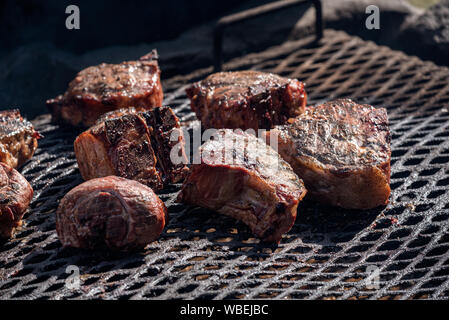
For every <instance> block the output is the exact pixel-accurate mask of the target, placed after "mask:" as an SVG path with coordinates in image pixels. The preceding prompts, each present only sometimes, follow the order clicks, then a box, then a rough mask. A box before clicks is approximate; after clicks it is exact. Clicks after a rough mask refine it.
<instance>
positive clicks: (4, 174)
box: [0, 162, 33, 240]
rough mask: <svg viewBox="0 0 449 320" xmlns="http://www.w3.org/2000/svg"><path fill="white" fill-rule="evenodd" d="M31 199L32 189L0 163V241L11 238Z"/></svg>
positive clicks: (15, 173) (18, 174) (11, 170)
mask: <svg viewBox="0 0 449 320" xmlns="http://www.w3.org/2000/svg"><path fill="white" fill-rule="evenodd" d="M32 198H33V188H31V185H30V184H29V183H28V181H27V180H26V179H25V178H24V177H23V176H22V175H21V174H20V173H19V172H17V171H16V170H15V169H13V168H11V167H9V166H8V165H6V164H4V163H1V162H0V240H5V239H8V238H11V237H12V235H13V233H14V230H15V229H16V228H17V227H19V226H21V225H22V217H23V215H24V213H25V211H26V210H27V208H28V206H29V204H30V201H31V199H32Z"/></svg>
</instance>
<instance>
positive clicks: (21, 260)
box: [0, 30, 449, 299]
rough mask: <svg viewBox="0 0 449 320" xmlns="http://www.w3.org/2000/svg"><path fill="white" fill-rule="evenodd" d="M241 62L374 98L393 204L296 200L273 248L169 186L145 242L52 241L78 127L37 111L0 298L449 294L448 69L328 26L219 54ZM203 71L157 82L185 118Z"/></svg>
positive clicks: (232, 66) (318, 92)
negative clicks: (105, 246)
mask: <svg viewBox="0 0 449 320" xmlns="http://www.w3.org/2000/svg"><path fill="white" fill-rule="evenodd" d="M248 68H249V69H255V70H261V71H269V72H276V73H278V74H280V75H282V76H287V77H298V78H299V79H300V80H303V81H305V82H306V84H307V87H306V88H307V91H308V93H309V97H310V103H311V104H314V103H319V102H323V101H324V100H327V99H332V98H344V97H349V98H352V99H354V100H355V101H358V102H362V103H371V104H373V105H375V106H378V107H381V106H382V107H386V108H387V109H388V111H389V116H390V122H391V129H392V135H393V140H392V150H393V154H392V179H391V186H392V197H391V203H390V204H389V205H388V206H387V207H386V208H384V209H379V210H368V211H349V210H344V209H339V208H327V207H323V206H320V205H318V204H315V203H311V202H307V201H306V202H303V203H301V204H300V207H299V212H298V217H297V221H296V223H295V225H294V227H293V229H292V230H291V231H290V232H289V233H288V234H287V235H285V236H284V238H283V240H282V242H281V244H280V245H279V246H273V245H264V244H261V243H259V241H258V240H257V239H255V238H254V237H253V236H252V235H251V233H250V232H249V230H248V229H247V228H246V227H245V226H244V225H243V224H242V223H238V222H235V221H234V220H232V219H230V218H226V217H223V216H221V215H217V214H215V213H213V212H210V211H208V210H205V209H200V208H193V207H185V206H183V205H182V204H178V203H175V202H174V199H175V197H176V194H177V191H178V189H179V185H173V186H170V187H169V188H167V189H166V190H163V191H162V192H161V193H160V196H161V198H162V199H163V200H164V201H165V202H166V204H167V207H168V208H169V213H170V216H171V219H170V222H169V224H168V226H167V227H166V229H165V231H164V233H163V234H162V236H161V238H160V239H159V241H157V242H155V243H152V244H151V245H150V246H149V247H148V248H147V249H146V250H145V251H144V252H142V253H139V254H132V255H119V254H112V253H108V252H95V253H91V252H85V251H79V250H69V249H62V248H61V246H60V244H59V241H58V240H57V237H56V232H55V229H54V228H55V227H54V210H55V209H56V207H57V205H58V201H59V200H60V199H61V198H62V197H63V195H64V194H65V193H66V192H67V191H68V190H70V189H71V188H72V187H74V186H75V185H77V184H79V183H81V182H82V179H81V177H80V175H79V172H78V169H77V165H76V159H75V156H74V153H73V140H74V138H75V136H76V132H71V131H69V130H67V129H64V128H59V127H58V126H57V125H53V124H51V123H50V119H49V117H48V116H43V117H41V118H39V119H36V120H35V121H34V122H35V124H36V126H37V128H38V129H39V130H40V131H41V132H42V133H43V135H44V136H45V138H44V139H42V140H41V141H40V147H39V149H38V150H37V152H36V155H35V156H34V157H33V159H32V160H31V161H30V162H29V163H27V164H26V165H25V166H24V168H23V169H22V173H23V174H24V175H25V176H26V178H27V179H28V180H29V181H30V182H31V183H32V185H33V187H34V189H35V191H36V192H35V197H34V199H33V202H32V205H31V209H30V211H29V212H28V213H27V215H26V224H25V226H24V227H23V229H22V230H21V231H19V232H18V234H17V235H16V238H15V239H12V240H11V241H9V242H7V243H5V244H2V245H0V299H7V298H12V299H24V298H26V299H31V298H33V299H34V298H39V299H62V298H72V299H96V298H103V299H118V298H120V299H129V298H133V299H170V298H179V299H224V298H234V299H250V298H257V299H260V298H261V299H265V298H266V299H284V298H285V299H448V298H449V231H448V219H449V192H448V186H449V167H448V165H447V163H448V162H449V139H448V137H449V84H448V83H447V79H448V75H449V69H447V68H444V67H437V66H436V65H434V64H432V63H428V62H423V61H421V60H419V59H418V58H415V57H408V56H406V55H404V54H402V53H400V52H396V51H392V50H390V49H388V48H386V47H379V46H377V45H375V44H374V43H372V42H366V41H362V40H361V39H359V38H355V37H351V36H349V35H347V34H345V33H343V32H337V31H333V30H326V32H325V34H324V37H323V39H322V41H320V43H316V42H315V41H314V37H308V38H305V39H302V40H300V41H295V42H286V43H284V44H283V45H281V46H277V47H272V48H269V49H267V50H265V51H263V52H259V53H254V54H250V55H247V56H244V57H240V58H236V59H234V60H232V61H230V62H229V63H227V64H225V69H226V70H241V69H248ZM211 71H212V68H205V69H201V70H197V71H195V72H193V73H192V74H189V75H187V76H178V77H174V78H171V79H166V80H165V81H164V89H165V92H166V97H167V98H166V101H165V103H166V104H168V105H171V106H172V107H173V108H174V110H175V111H176V113H177V114H178V115H179V117H180V118H181V119H182V120H183V121H184V123H185V124H186V125H195V123H196V122H195V121H194V120H195V117H194V115H193V114H192V113H191V111H190V108H189V102H188V100H187V97H186V95H185V93H184V88H185V86H186V85H187V84H188V83H190V82H192V81H196V80H199V79H202V78H203V77H204V76H206V75H208V74H209V73H210V72H211ZM192 121H193V122H192ZM71 265H74V266H77V267H78V268H79V270H80V274H81V284H82V285H81V287H80V288H79V289H77V290H73V289H70V288H68V287H67V286H66V280H67V279H69V276H70V274H68V273H66V268H67V267H68V266H71ZM377 271H378V272H379V277H378V282H375V283H374V284H375V285H376V286H377V287H375V288H374V289H370V288H369V286H367V284H369V283H367V282H366V279H367V277H368V276H369V275H372V274H373V272H377Z"/></svg>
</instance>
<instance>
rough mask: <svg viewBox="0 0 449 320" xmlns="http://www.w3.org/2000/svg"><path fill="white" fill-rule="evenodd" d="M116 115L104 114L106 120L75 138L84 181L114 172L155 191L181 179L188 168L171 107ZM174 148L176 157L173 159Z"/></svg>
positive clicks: (76, 152) (181, 139)
mask: <svg viewBox="0 0 449 320" xmlns="http://www.w3.org/2000/svg"><path fill="white" fill-rule="evenodd" d="M115 115H116V117H114V115H106V117H105V118H106V120H104V121H103V122H99V123H97V124H96V125H95V126H94V127H92V128H90V129H89V130H87V131H85V132H83V133H82V134H80V135H79V136H78V137H77V138H76V140H75V143H74V148H75V154H76V159H77V161H78V167H79V169H80V172H81V175H82V177H83V178H84V179H85V180H89V179H93V178H99V177H105V176H110V175H116V176H120V177H124V178H128V179H132V180H137V181H139V182H141V183H143V184H145V185H147V186H149V187H151V188H153V189H154V190H155V191H158V190H160V189H162V188H163V187H164V185H166V184H168V183H176V182H179V181H181V180H183V179H184V177H185V175H186V174H187V171H188V168H187V166H186V163H187V156H186V154H185V149H184V136H183V132H182V129H181V127H180V125H179V120H178V118H177V117H176V115H175V114H174V113H173V111H172V109H170V108H169V107H158V108H154V109H152V110H150V111H146V112H134V111H130V112H127V111H119V112H116V113H115ZM175 151H176V152H177V154H176V158H172V156H173V154H172V152H175ZM172 159H173V160H175V161H172Z"/></svg>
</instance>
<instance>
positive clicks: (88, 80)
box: [47, 50, 163, 126]
mask: <svg viewBox="0 0 449 320" xmlns="http://www.w3.org/2000/svg"><path fill="white" fill-rule="evenodd" d="M157 59H158V56H157V52H156V51H155V50H153V51H152V52H151V53H149V54H147V55H146V56H143V57H142V58H140V59H139V60H137V61H126V62H122V63H120V64H106V63H102V64H100V65H98V66H93V67H89V68H87V69H84V70H82V71H80V72H79V73H78V74H77V76H76V77H75V79H74V80H72V81H71V82H70V84H69V87H68V89H67V91H66V92H65V93H64V94H63V95H60V96H58V97H57V98H55V99H50V100H48V101H47V106H48V108H49V109H50V111H51V113H52V115H53V119H54V120H55V121H62V122H65V123H68V124H71V125H73V126H91V125H93V124H94V123H95V121H96V120H97V119H98V118H99V117H100V116H101V115H102V114H104V113H106V112H109V111H113V110H116V109H120V108H128V107H135V108H136V109H139V110H150V109H152V108H153V107H160V106H161V105H162V100H163V92H162V85H161V82H160V70H159V66H158V62H157Z"/></svg>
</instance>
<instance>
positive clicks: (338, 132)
mask: <svg viewBox="0 0 449 320" xmlns="http://www.w3.org/2000/svg"><path fill="white" fill-rule="evenodd" d="M266 135H267V138H269V137H270V136H273V135H274V136H275V137H276V136H277V137H278V138H279V153H280V154H281V155H282V157H283V158H284V159H285V160H286V161H287V162H289V163H290V164H291V166H292V167H293V169H294V170H295V172H296V173H297V174H298V176H299V177H301V178H302V179H303V180H304V183H305V185H306V187H307V190H308V191H309V193H308V195H309V196H310V197H311V198H313V199H315V200H317V201H319V202H323V203H326V204H330V205H334V206H340V207H343V208H352V209H369V208H374V207H377V206H381V205H385V204H387V203H388V198H389V196H390V156H391V149H390V140H391V137H390V130H389V126H388V117H387V111H386V110H385V109H384V108H378V109H376V108H374V107H372V106H369V105H360V104H357V103H355V102H353V101H351V100H349V99H341V100H335V101H331V102H327V103H325V104H322V105H319V106H316V107H310V108H307V109H306V112H305V113H304V114H302V115H300V116H299V117H297V118H296V119H295V121H294V122H293V123H291V124H288V125H283V126H278V127H276V128H275V129H273V130H271V131H270V132H269V133H267V134H266ZM272 138H273V137H272Z"/></svg>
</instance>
